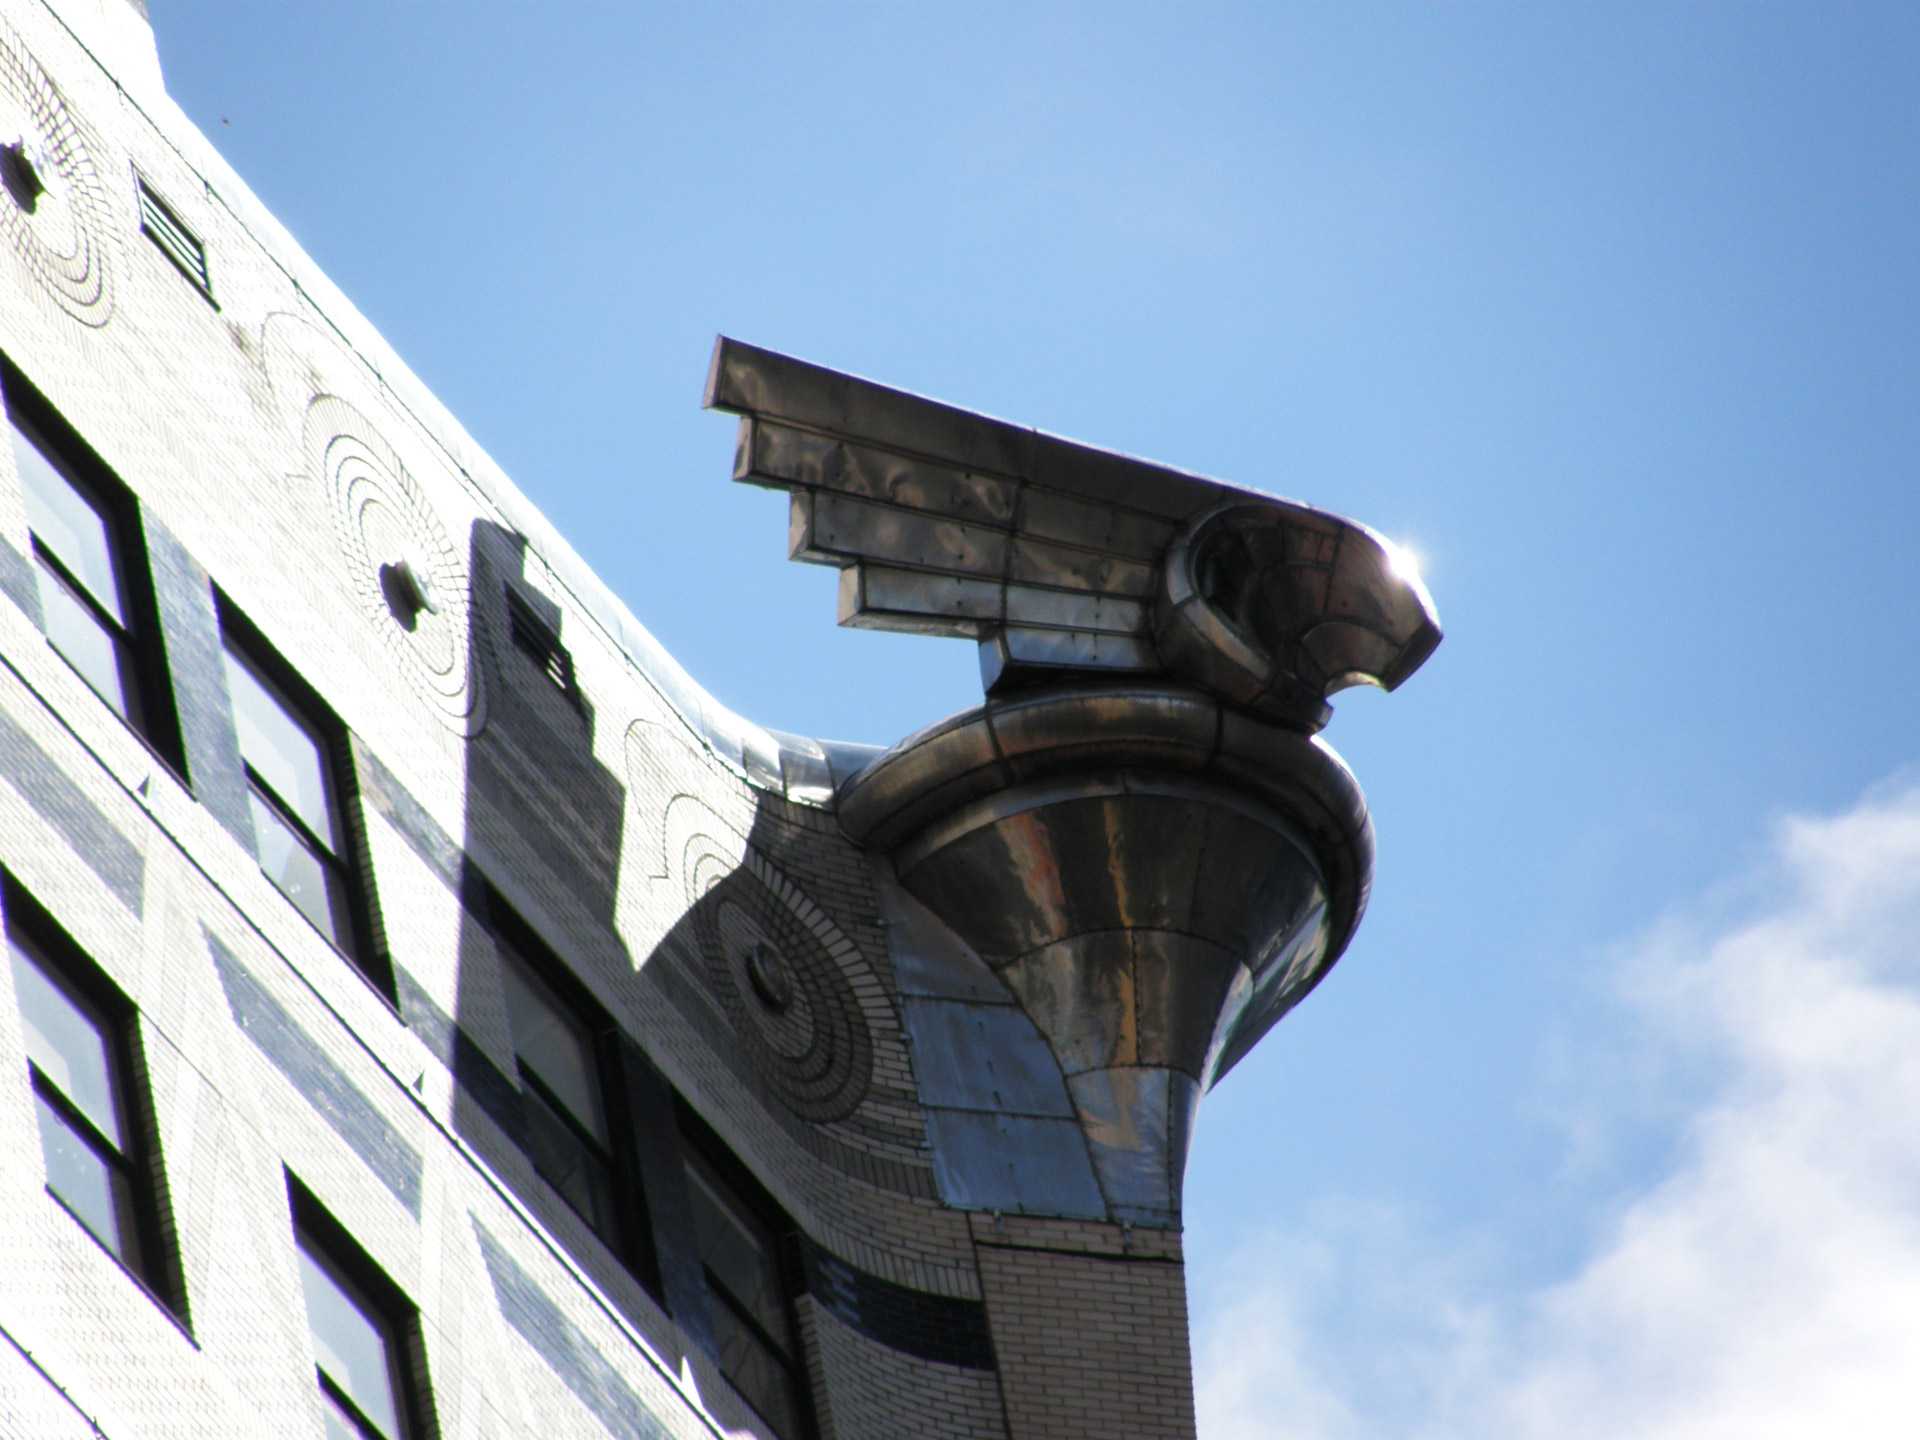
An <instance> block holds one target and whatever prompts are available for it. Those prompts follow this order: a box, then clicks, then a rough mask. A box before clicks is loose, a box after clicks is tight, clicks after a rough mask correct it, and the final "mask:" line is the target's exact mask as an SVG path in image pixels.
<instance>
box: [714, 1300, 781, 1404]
mask: <svg viewBox="0 0 1920 1440" xmlns="http://www.w3.org/2000/svg"><path fill="white" fill-rule="evenodd" d="M713 1311H714V1315H713V1329H714V1340H715V1342H716V1343H717V1344H718V1346H719V1348H720V1355H719V1360H720V1373H721V1374H723V1375H725V1376H726V1377H727V1378H728V1379H729V1380H731V1381H732V1382H733V1384H734V1388H735V1389H737V1390H738V1391H739V1392H740V1393H741V1394H742V1395H744V1396H746V1397H747V1402H748V1403H749V1404H750V1405H752V1406H753V1408H754V1409H756V1410H758V1411H759V1412H760V1414H761V1415H762V1416H763V1417H764V1418H765V1419H766V1421H767V1423H768V1424H769V1425H771V1426H773V1428H774V1430H775V1431H777V1432H778V1433H779V1434H782V1435H797V1434H799V1433H800V1423H799V1418H800V1417H799V1406H798V1405H797V1404H796V1403H795V1400H794V1394H793V1389H794V1384H793V1376H792V1375H791V1374H789V1373H788V1371H787V1368H786V1367H785V1366H784V1365H782V1364H781V1363H780V1360H779V1358H778V1357H777V1356H776V1355H775V1354H774V1352H773V1351H771V1350H769V1349H768V1348H767V1347H766V1345H765V1344H764V1343H762V1341H761V1340H760V1337H759V1336H757V1335H755V1334H754V1333H753V1331H751V1330H750V1329H748V1328H747V1326H746V1325H745V1324H743V1323H742V1322H741V1320H740V1317H739V1316H737V1315H735V1314H734V1313H733V1311H732V1310H731V1309H729V1308H728V1306H727V1304H726V1302H725V1301H721V1302H720V1303H719V1304H718V1305H715V1306H714V1307H713Z"/></svg>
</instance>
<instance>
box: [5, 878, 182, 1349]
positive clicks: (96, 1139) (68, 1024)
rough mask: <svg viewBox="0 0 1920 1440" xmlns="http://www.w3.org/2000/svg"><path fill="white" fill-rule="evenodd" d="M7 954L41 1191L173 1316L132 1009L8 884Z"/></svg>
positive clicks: (175, 1302) (178, 1310) (177, 1294)
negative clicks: (136, 1084)
mask: <svg viewBox="0 0 1920 1440" xmlns="http://www.w3.org/2000/svg"><path fill="white" fill-rule="evenodd" d="M4 890H5V895H6V910H7V924H6V929H7V951H8V958H9V960H10V962H11V965H12V969H13V991H14V996H15V998H16V999H17V1001H18V1002H19V1006H20V1024H21V1029H22V1031H23V1032H24V1036H25V1040H26V1051H27V1073H28V1076H29V1079H30V1082H31V1084H32V1086H33V1103H34V1109H35V1111H36V1112H37V1114H38V1119H39V1122H40V1154H41V1158H42V1159H43V1161H44V1162H45V1164H46V1170H47V1189H48V1190H49V1191H51V1192H52V1194H53V1197H54V1198H55V1199H56V1200H58V1201H59V1202H60V1204H61V1205H62V1206H64V1207H65V1208H66V1210H67V1212H68V1213H69V1214H71V1215H72V1216H73V1217H74V1219H76V1220H78V1221H79V1222H80V1223H81V1224H82V1225H83V1226H85V1227H86V1229H87V1231H88V1233H89V1234H91V1235H92V1236H93V1238H94V1239H96V1240H98V1241H99V1242H100V1243H101V1244H102V1245H103V1246H105V1247H106V1249H107V1250H108V1251H109V1252H111V1253H112V1255H113V1256H114V1258H116V1259H117V1260H119V1262H120V1263H121V1264H122V1265H123V1266H125V1267H126V1269H127V1270H128V1272H129V1273H131V1274H133V1275H135V1276H137V1277H138V1278H139V1279H140V1280H141V1281H142V1283H144V1284H145V1285H146V1287H147V1288H148V1289H149V1290H150V1291H152V1292H153V1293H154V1294H155V1295H156V1296H157V1297H159V1298H160V1300H161V1301H162V1303H164V1304H166V1305H167V1306H168V1308H169V1309H171V1310H173V1311H174V1312H175V1314H183V1313H184V1307H183V1306H182V1305H181V1304H180V1303H179V1302H180V1299H181V1295H182V1287H181V1285H180V1283H179V1276H178V1274H177V1273H176V1272H175V1271H174V1269H173V1267H172V1265H171V1264H170V1263H169V1261H168V1258H167V1257H166V1255H165V1247H164V1246H163V1244H162V1242H161V1235H160V1224H159V1218H160V1217H159V1200H158V1196H157V1195H156V1193H155V1192H156V1187H155V1185H154V1184H153V1179H152V1175H153V1172H152V1170H151V1169H150V1168H149V1166H148V1164H147V1159H146V1147H145V1146H144V1145H143V1144H142V1143H141V1139H142V1137H141V1135H140V1131H139V1121H138V1118H137V1114H136V1110H137V1107H136V1106H135V1104H134V1103H133V1089H132V1086H133V1076H134V1075H135V1073H136V1070H137V1067H136V1065H135V1063H134V1053H133V1040H132V1036H133V1007H132V1006H131V1005H130V1004H129V1003H128V1002H127V1000H126V999H125V997H123V996H121V995H120V994H118V992H116V991H113V990H111V988H110V987H109V986H108V985H107V983H106V981H105V980H104V979H103V978H102V977H101V976H100V975H99V974H98V973H97V972H96V971H95V970H94V969H93V967H92V965H91V964H90V963H88V962H87V961H86V960H85V957H84V956H82V955H81V953H80V951H79V950H78V949H77V948H76V947H75V946H74V944H73V942H72V941H71V940H69V939H68V938H67V937H66V935H65V933H64V932H62V931H61V930H60V929H59V927H58V926H57V925H56V924H55V923H54V922H53V920H52V918H51V917H50V916H48V915H47V914H46V912H45V911H43V910H41V909H40V907H39V905H38V904H36V903H35V902H34V900H33V899H32V897H30V896H28V895H27V894H26V893H25V892H24V891H23V890H21V888H20V887H19V886H18V885H17V884H14V883H12V881H11V880H10V879H8V880H7V881H6V882H5V885H4Z"/></svg>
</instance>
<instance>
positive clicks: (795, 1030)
mask: <svg viewBox="0 0 1920 1440" xmlns="http://www.w3.org/2000/svg"><path fill="white" fill-rule="evenodd" d="M702 868H703V869H704V868H705V867H702ZM689 878H690V879H693V880H694V882H695V883H696V884H698V885H700V886H701V887H702V890H703V893H702V894H701V896H700V899H699V901H698V903H697V904H696V905H695V907H694V914H695V917H696V920H697V924H698V927H699V933H700V943H701V949H702V951H703V953H704V954H705V957H706V960H707V966H708V971H709V973H710V975H711V976H712V979H713V984H714V989H715V992H716V993H717V995H718V997H719V999H720V1003H721V1006H722V1008H723V1009H724V1010H725V1011H726V1014H727V1019H728V1020H729V1021H730V1022H731V1023H732V1025H733V1029H734V1032H735V1034H737V1035H738V1036H739V1038H740V1042H741V1044H742V1046H743V1047H744V1049H745V1051H746V1053H747V1055H748V1057H749V1058H750V1059H751V1060H752V1062H753V1065H754V1068H755V1069H756V1070H757V1071H758V1072H759V1073H760V1074H761V1075H762V1076H763V1077H764V1078H765V1079H766V1081H767V1083H768V1084H769V1085H770V1086H772V1088H773V1090H774V1091H775V1093H776V1094H778V1095H779V1097H780V1099H781V1101H782V1102H783V1103H784V1104H785V1105H786V1106H787V1107H788V1108H789V1109H791V1110H792V1111H793V1112H794V1113H795V1114H796V1115H799V1116H800V1117H801V1118H803V1119H806V1120H811V1121H814V1122H815V1123H817V1124H826V1123H828V1122H831V1121H834V1120H842V1119H845V1118H846V1117H847V1116H848V1115H851V1114H852V1113H853V1112H854V1111H855V1110H856V1109H858V1108H859V1105H860V1102H861V1101H862V1100H863V1099H865V1098H866V1094H867V1088H868V1086H869V1085H870V1084H871V1083H872V1079H873V1036H872V1033H871V1031H870V1029H869V1028H868V1024H867V1018H866V1016H865V1014H863V1013H862V1011H861V1007H860V1001H859V998H858V997H857V996H856V995H855V993H854V989H853V985H852V983H851V982H850V980H849V978H848V975H847V971H846V968H845V966H846V965H848V964H849V963H852V962H855V961H857V959H858V951H857V950H856V949H855V947H854V946H853V945H852V944H851V943H850V942H849V941H848V940H847V939H846V937H845V936H844V935H842V934H841V933H840V930H839V927H838V926H836V925H835V924H834V923H833V921H831V920H830V919H828V918H827V916H826V915H825V914H824V913H822V912H821V910H820V908H819V907H818V906H816V905H814V904H813V903H812V902H811V901H809V900H808V899H807V898H806V897H805V896H804V895H803V894H801V892H800V891H799V890H798V888H797V887H795V886H794V884H793V883H792V881H790V880H788V879H787V878H786V877H785V876H783V875H781V874H780V872H779V871H778V870H776V869H775V868H774V867H773V866H772V865H770V864H769V863H768V862H767V861H766V860H765V859H764V858H763V857H762V856H761V855H760V854H759V852H757V851H753V850H749V851H748V852H747V856H746V858H745V860H744V861H742V863H741V864H740V865H738V866H737V867H735V868H733V869H731V870H728V871H727V872H726V873H724V874H720V875H715V874H714V873H712V872H711V871H708V872H707V873H706V874H705V875H704V876H700V877H698V878H696V877H694V876H690V877H689Z"/></svg>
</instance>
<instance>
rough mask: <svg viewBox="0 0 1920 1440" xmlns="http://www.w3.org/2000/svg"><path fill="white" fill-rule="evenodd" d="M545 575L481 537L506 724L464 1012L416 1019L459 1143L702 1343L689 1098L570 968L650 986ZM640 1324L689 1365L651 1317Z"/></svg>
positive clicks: (606, 798)
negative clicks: (676, 1238) (585, 964)
mask: <svg viewBox="0 0 1920 1440" xmlns="http://www.w3.org/2000/svg"><path fill="white" fill-rule="evenodd" d="M538 563H539V562H537V561H534V562H532V564H531V565H530V564H529V561H528V551H527V545H526V540H525V538H524V537H523V536H521V535H520V534H518V533H517V532H515V531H512V530H509V529H507V528H505V527H503V526H500V525H497V524H494V523H492V522H489V521H485V520H480V521H477V522H476V523H475V524H474V527H473V531H472V539H471V552H470V559H469V566H468V574H469V576H470V577H471V582H470V583H471V586H472V591H471V594H470V596H469V606H468V614H469V616H470V624H469V627H468V636H469V638H468V646H469V654H468V665H469V667H470V668H469V673H470V674H473V675H475V676H477V677H478V676H484V677H485V678H484V680H483V681H482V683H484V684H486V685H487V687H488V689H487V705H488V710H487V720H486V724H485V726H484V727H483V728H482V729H481V731H480V733H479V734H478V735H477V736H476V737H475V738H474V739H472V740H471V741H469V743H468V746H467V755H466V775H467V790H466V803H465V809H464V814H465V817H466V819H465V824H466V835H465V837H464V840H463V842H462V844H461V847H460V858H459V864H460V893H461V900H462V902H463V903H462V911H461V934H460V940H459V959H458V972H457V978H456V991H455V1006H454V1014H453V1015H452V1016H451V1017H448V1016H445V1015H443V1014H435V1013H432V1012H433V1010H434V1007H433V1005H432V1002H431V1001H430V1000H428V999H427V998H426V997H425V996H424V995H422V994H420V993H419V992H418V990H417V987H416V989H415V990H414V993H412V994H409V995H403V997H402V1006H403V1009H404V1010H405V1011H406V1012H407V1018H408V1022H409V1024H412V1025H414V1026H415V1028H416V1029H420V1028H436V1027H437V1029H438V1031H439V1034H438V1036H437V1037H436V1038H438V1040H439V1041H440V1044H439V1046H438V1047H436V1048H439V1049H440V1050H441V1052H442V1054H443V1057H444V1058H446V1059H448V1060H449V1062H450V1067H451V1069H452V1070H453V1073H454V1076H455V1079H456V1080H457V1081H458V1082H459V1083H458V1085H457V1086H456V1089H455V1093H454V1099H453V1123H454V1126H455V1129H456V1130H457V1131H458V1132H459V1133H460V1135H461V1136H462V1137H463V1138H464V1139H465V1140H466V1141H467V1142H468V1143H469V1144H471V1145H472V1146H473V1147H474V1149H475V1150H476V1151H477V1152H478V1153H479V1154H480V1156H481V1157H482V1158H483V1159H484V1160H485V1161H486V1162H487V1164H488V1165H489V1167H490V1168H491V1169H492V1170H493V1172H494V1173H495V1174H496V1175H498V1176H500V1177H502V1178H503V1179H505V1180H506V1181H507V1182H508V1183H509V1184H511V1185H512V1186H513V1187H514V1188H515V1190H516V1191H517V1192H518V1193H519V1195H520V1197H521V1199H522V1200H523V1201H524V1202H525V1203H526V1204H527V1206H528V1208H529V1209H531V1210H532V1211H533V1212H534V1213H535V1214H536V1215H538V1216H539V1217H540V1219H541V1220H542V1222H543V1223H544V1224H545V1225H546V1227H547V1228H548V1230H549V1231H550V1232H551V1233H553V1234H554V1235H555V1236H556V1237H558V1238H559V1239H561V1241H562V1242H563V1243H564V1244H566V1245H567V1246H568V1248H569V1249H570V1250H572V1251H573V1252H574V1255H575V1258H576V1259H577V1260H578V1261H579V1262H580V1263H581V1264H582V1265H583V1267H584V1268H585V1269H587V1270H588V1272H589V1273H591V1274H593V1275H594V1276H595V1278H596V1280H598V1281H599V1282H600V1283H601V1284H602V1286H603V1288H604V1289H606V1290H607V1291H608V1293H610V1294H612V1295H615V1296H616V1297H617V1296H618V1295H619V1294H620V1289H621V1285H620V1277H621V1275H622V1273H623V1272H624V1273H625V1274H630V1275H631V1276H632V1277H633V1278H634V1279H635V1280H637V1281H638V1282H639V1284H640V1285H641V1286H642V1287H643V1288H645V1289H646V1290H647V1291H648V1292H649V1293H650V1294H652V1295H653V1296H654V1298H655V1299H656V1300H659V1301H660V1302H661V1303H662V1304H663V1306H664V1308H666V1309H667V1310H668V1311H669V1312H670V1313H671V1314H672V1315H673V1317H674V1319H675V1320H676V1322H677V1323H678V1325H679V1327H680V1330H681V1331H682V1333H684V1334H686V1335H688V1336H689V1337H691V1338H692V1339H693V1340H694V1343H695V1344H696V1345H698V1344H700V1343H701V1341H702V1339H703V1337H704V1336H705V1335H706V1333H707V1326H706V1324H705V1319H704V1316H705V1309H704V1293H703V1291H702V1290H701V1289H700V1283H701V1282H700V1275H699V1272H698V1269H697V1267H696V1268H695V1269H694V1270H693V1271H692V1272H691V1273H688V1269H687V1265H686V1263H685V1262H684V1261H683V1260H681V1261H677V1260H676V1257H677V1256H679V1254H680V1252H681V1251H683V1250H684V1248H685V1247H684V1246H683V1245H676V1244H668V1245H662V1244H661V1243H660V1235H659V1233H658V1232H659V1230H660V1229H661V1228H662V1226H679V1227H681V1230H682V1233H684V1229H685V1227H686V1226H687V1225H688V1224H689V1223H690V1222H689V1221H688V1219H687V1213H686V1212H687V1202H686V1199H685V1195H684V1190H685V1185H684V1181H683V1179H682V1178H681V1168H680V1161H679V1159H678V1153H677V1148H676V1142H675V1135H674V1121H673V1104H672V1092H671V1090H670V1089H669V1088H668V1087H667V1086H666V1083H665V1082H664V1080H663V1079H662V1078H661V1077H660V1075H659V1073H658V1072H657V1071H656V1070H655V1069H654V1067H653V1066H652V1064H651V1062H649V1061H648V1060H647V1059H646V1057H645V1056H644V1055H642V1054H641V1052H640V1051H639V1050H638V1048H637V1047H636V1046H634V1045H633V1043H632V1042H631V1041H630V1040H628V1039H627V1038H626V1037H625V1036H624V1035H622V1034H621V1033H620V1031H619V1029H618V1027H617V1026H615V1025H614V1024H613V1023H612V1020H611V1017H609V1016H608V1015H607V1013H606V1011H605V1009H604V1008H603V1007H602V1006H600V1005H599V1003H598V1002H597V1001H596V1000H595V999H594V998H593V995H592V993H591V991H590V990H589V988H588V987H587V986H586V985H584V984H582V983H581V982H580V980H579V979H577V978H576V976H575V973H574V970H573V968H572V967H571V966H570V965H569V964H568V963H566V962H564V961H563V960H562V959H561V958H560V957H561V956H562V955H566V956H569V957H577V956H581V955H595V954H599V958H600V959H602V960H603V961H604V962H605V964H604V965H603V966H601V967H599V968H601V969H602V973H606V972H607V971H609V970H611V971H613V972H614V973H618V974H622V975H630V974H633V973H634V972H635V971H636V969H637V966H636V965H635V964H634V962H633V958H632V957H631V956H629V955H628V954H627V951H626V949H625V947H624V945H623V944H622V943H621V941H620V939H619V936H618V932H617V930H616V928H615V925H614V904H615V894H616V881H617V876H618V873H619V863H620V853H621V845H622V839H623V822H624V818H625V812H626V787H625V785H624V784H623V783H622V781H621V779H620V777H618V776H616V775H615V774H613V773H612V772H611V771H609V770H608V769H607V767H606V766H604V765H602V764H600V763H599V761H598V760H596V759H595V757H594V744H593V742H594V726H595V724H596V719H597V717H596V715H595V713H594V708H593V705H592V704H591V702H590V701H589V700H588V698H587V697H586V695H585V694H584V693H583V692H582V690H581V688H580V686H579V684H578V681H577V677H576V676H575V674H574V670H573V663H572V658H571V655H570V653H569V651H568V649H567V647H566V645H565V643H564V638H563V634H562V631H563V620H562V615H561V610H560V607H559V606H558V605H557V604H556V603H555V602H554V601H553V600H551V599H550V598H548V597H547V595H546V594H545V593H544V592H543V591H542V589H541V588H540V585H539V583H538V579H537V576H536V575H535V574H531V573H529V572H530V571H531V570H533V569H535V568H536V567H537V566H538ZM489 650H493V651H495V653H492V654H489V653H486V652H488V651H489ZM476 854H478V855H483V856H486V857H490V858H491V861H492V867H493V868H491V869H483V868H482V866H481V865H480V864H479V863H476V861H475V860H474V858H473V857H474V856H475V855H476ZM600 952H604V953H600ZM643 1186H644V1190H643V1188H642V1187H643ZM609 1261H611V1262H613V1263H611V1264H610V1263H608V1262H609ZM623 1309H624V1310H625V1311H626V1313H627V1316H628V1318H629V1319H630V1320H632V1321H634V1322H635V1323H636V1324H638V1325H640V1326H641V1328H642V1330H643V1332H645V1333H646V1334H647V1338H648V1340H649V1342H650V1343H652V1344H653V1345H654V1347H655V1349H656V1350H657V1351H658V1352H659V1353H660V1354H662V1355H663V1356H672V1357H673V1358H676V1359H677V1358H679V1357H678V1355H677V1353H676V1348H675V1345H674V1343H673V1339H674V1337H673V1336H672V1335H670V1334H669V1333H666V1332H664V1331H662V1332H660V1333H655V1331H656V1327H655V1326H652V1325H649V1324H648V1323H647V1320H648V1315H647V1312H646V1307H644V1306H640V1305H635V1304H631V1303H628V1304H625V1305H624V1306H623Z"/></svg>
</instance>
